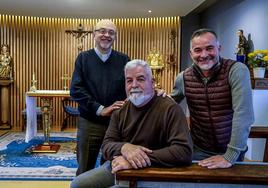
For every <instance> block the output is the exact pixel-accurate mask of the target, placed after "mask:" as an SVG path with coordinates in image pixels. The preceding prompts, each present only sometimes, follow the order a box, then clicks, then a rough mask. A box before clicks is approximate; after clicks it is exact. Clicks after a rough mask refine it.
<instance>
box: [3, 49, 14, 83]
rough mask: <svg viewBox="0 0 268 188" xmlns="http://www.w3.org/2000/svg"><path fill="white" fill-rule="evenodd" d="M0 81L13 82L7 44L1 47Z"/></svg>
mask: <svg viewBox="0 0 268 188" xmlns="http://www.w3.org/2000/svg"><path fill="white" fill-rule="evenodd" d="M0 80H13V67H12V57H11V56H10V54H9V46H8V45H7V44H3V45H2V46H1V54H0Z"/></svg>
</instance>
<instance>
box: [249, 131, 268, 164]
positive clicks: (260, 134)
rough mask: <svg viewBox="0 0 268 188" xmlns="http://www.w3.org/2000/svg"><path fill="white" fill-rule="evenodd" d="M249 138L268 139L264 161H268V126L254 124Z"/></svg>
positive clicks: (267, 140)
mask: <svg viewBox="0 0 268 188" xmlns="http://www.w3.org/2000/svg"><path fill="white" fill-rule="evenodd" d="M249 138H265V139H266V144H265V149H264V155H263V162H268V126H267V127H259V126H252V127H251V130H250V134H249Z"/></svg>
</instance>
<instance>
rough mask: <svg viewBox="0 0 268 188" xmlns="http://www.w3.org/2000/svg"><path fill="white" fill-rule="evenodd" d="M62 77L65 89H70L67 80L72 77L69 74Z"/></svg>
mask: <svg viewBox="0 0 268 188" xmlns="http://www.w3.org/2000/svg"><path fill="white" fill-rule="evenodd" d="M61 79H62V80H64V86H63V89H64V90H65V91H66V90H67V89H68V86H67V80H70V77H69V76H68V74H64V75H63V77H61Z"/></svg>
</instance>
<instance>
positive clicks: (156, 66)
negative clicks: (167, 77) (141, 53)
mask: <svg viewBox="0 0 268 188" xmlns="http://www.w3.org/2000/svg"><path fill="white" fill-rule="evenodd" d="M147 63H148V64H149V65H150V67H151V69H152V72H153V77H154V80H155V87H156V88H161V86H160V73H161V71H162V69H163V68H164V60H163V56H162V55H161V54H160V53H159V52H157V50H156V49H155V48H154V49H153V50H152V51H151V52H150V53H149V55H148V57H147Z"/></svg>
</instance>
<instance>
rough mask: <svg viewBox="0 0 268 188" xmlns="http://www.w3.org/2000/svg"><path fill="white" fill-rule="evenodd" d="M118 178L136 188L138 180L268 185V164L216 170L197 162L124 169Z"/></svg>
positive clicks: (241, 165)
mask: <svg viewBox="0 0 268 188" xmlns="http://www.w3.org/2000/svg"><path fill="white" fill-rule="evenodd" d="M116 180H117V181H122V180H123V181H129V187H130V188H136V187H137V182H138V181H143V182H144V181H145V182H146V181H149V182H184V183H185V182H188V183H190V182H191V183H213V184H214V183H215V184H251V185H253V184H255V185H267V186H268V164H267V163H266V165H257V164H256V165H254V164H249V163H245V164H235V165H234V166H233V167H231V168H227V169H214V170H210V169H207V168H204V167H201V166H199V165H197V164H192V165H191V166H188V167H178V168H144V169H139V170H122V171H119V172H117V173H116Z"/></svg>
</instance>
